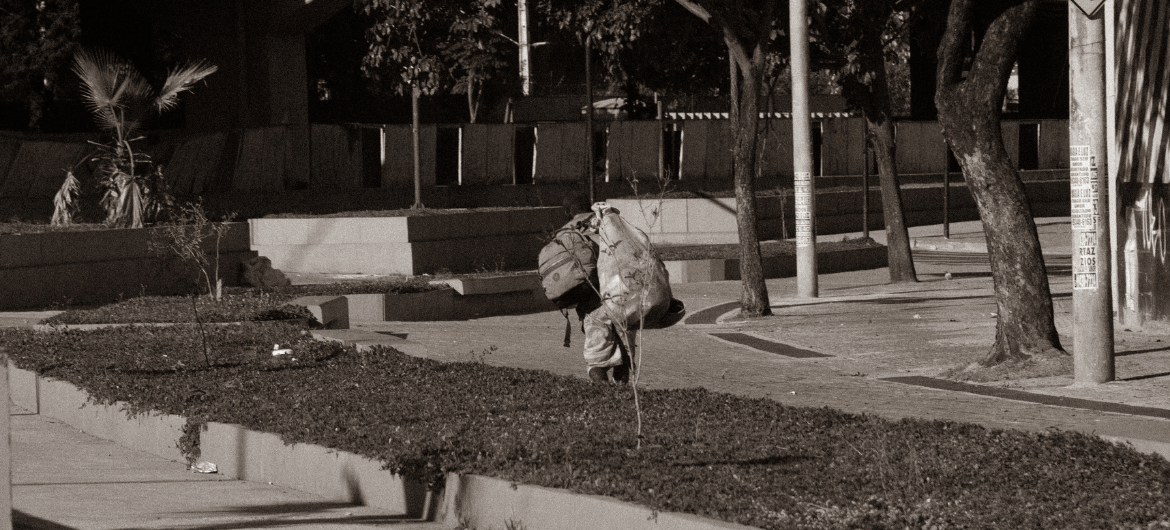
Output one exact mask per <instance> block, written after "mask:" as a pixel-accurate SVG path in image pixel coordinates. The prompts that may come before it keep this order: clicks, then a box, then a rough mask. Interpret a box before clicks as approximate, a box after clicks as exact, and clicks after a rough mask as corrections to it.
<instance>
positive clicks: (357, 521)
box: [0, 218, 1170, 529]
mask: <svg viewBox="0 0 1170 530" xmlns="http://www.w3.org/2000/svg"><path fill="white" fill-rule="evenodd" d="M1037 224H1038V226H1039V227H1040V233H1041V239H1042V244H1043V246H1044V250H1045V253H1046V262H1047V265H1048V271H1049V273H1050V282H1051V287H1052V292H1053V297H1054V303H1055V308H1056V322H1057V327H1058V330H1059V331H1060V333H1061V340H1062V341H1063V342H1064V344H1063V345H1064V347H1065V348H1066V349H1068V350H1070V351H1071V350H1072V348H1073V347H1075V345H1073V344H1071V336H1072V318H1071V313H1070V311H1071V303H1072V300H1071V292H1072V291H1071V278H1070V276H1069V270H1068V268H1069V267H1068V259H1069V258H1068V250H1067V249H1068V247H1069V244H1068V240H1069V237H1070V235H1069V233H1068V220H1067V219H1060V218H1056V219H1038V220H1037ZM941 234H942V232H941V226H934V227H920V228H915V229H912V230H911V236H912V238H913V239H914V241H915V266H916V269H917V273H918V277H919V280H920V281H919V282H918V283H915V284H889V283H888V271H887V270H886V269H878V270H871V271H857V272H848V273H839V274H826V275H822V276H820V277H819V279H818V281H819V288H820V296H819V297H818V298H811V299H810V298H798V297H795V293H796V282H795V279H794V278H784V279H775V280H769V281H768V282H767V285H768V290H769V294H770V297H771V303H772V309H773V312H774V315H773V316H770V317H765V318H760V319H752V320H738V319H736V318H735V316H734V311H735V308H736V306H737V300H738V298H739V292H740V284H739V282H736V281H726V282H710V283H695V284H677V285H675V286H674V295H675V296H676V297H677V298H680V299H682V300H683V301H684V302H685V303H686V305H687V308H688V318H687V320H686V321H685V322H686V323H685V324H680V325H676V326H674V327H671V328H668V329H664V330H653V331H647V332H646V333H645V337H644V343H643V344H644V347H643V351H642V359H641V364H640V365H641V368H642V374H641V381H640V384H642V385H645V386H646V387H648V388H679V387H693V386H702V387H706V388H708V389H710V390H713V391H718V392H728V393H733V394H739V395H744V396H751V397H768V398H771V399H774V400H777V401H779V402H782V403H785V404H789V405H794V406H814V407H819V406H829V407H833V408H837V409H842V410H845V411H849V412H857V413H870V414H876V415H880V416H883V417H888V418H903V417H919V418H931V419H938V420H947V421H962V422H974V423H979V424H982V425H986V426H990V427H995V428H1017V429H1029V430H1043V429H1049V428H1059V429H1068V430H1076V431H1081V432H1086V433H1093V434H1096V435H1099V436H1103V437H1106V438H1110V439H1115V440H1121V441H1127V442H1130V443H1133V444H1134V446H1135V447H1137V448H1138V449H1140V450H1143V451H1156V452H1159V453H1161V454H1163V455H1164V456H1168V455H1170V420H1168V419H1167V418H1170V339H1168V338H1164V337H1163V336H1156V335H1153V334H1149V333H1142V332H1136V331H1131V330H1126V329H1124V328H1121V327H1118V329H1117V337H1116V347H1117V351H1118V356H1117V359H1116V366H1117V376H1118V380H1117V381H1115V382H1112V383H1108V384H1104V385H1098V386H1095V387H1082V388H1076V387H1072V386H1071V383H1072V379H1071V377H1070V376H1061V377H1050V378H1045V379H1042V380H1023V381H1007V382H1001V383H996V384H989V385H978V386H976V385H972V386H955V387H950V388H944V389H939V388H934V387H932V386H931V385H933V383H932V382H938V381H941V380H940V379H938V378H936V377H935V376H937V375H939V374H940V373H941V372H943V371H945V370H948V369H951V368H955V367H961V366H964V365H967V364H969V363H972V362H975V361H977V360H979V359H980V358H982V357H983V356H984V355H985V354H986V353H987V351H988V349H989V348H990V346H991V344H992V341H993V340H994V330H995V322H996V318H995V316H994V314H995V312H996V306H995V299H994V295H993V293H992V286H991V280H990V272H989V266H988V262H987V257H986V255H985V254H980V253H971V252H969V251H971V250H979V247H978V245H979V244H982V239H981V238H982V232H981V226H980V225H979V224H978V223H977V222H976V223H955V224H954V225H952V226H951V238H950V239H949V240H946V239H943V238H942V237H941ZM871 236H873V237H874V239H877V240H879V241H883V240H884V232H880V231H875V232H871ZM842 237H845V236H843V235H837V236H824V237H822V238H820V239H821V240H840V239H841V238H842ZM850 237H856V234H855V235H850ZM927 245H934V246H933V247H928V246H927ZM944 245H950V246H944ZM929 248H933V250H932V249H929ZM985 248H986V247H983V249H985ZM947 273H950V277H951V279H950V280H947V279H945V278H946V274H947ZM48 314H51V313H45V314H39V313H38V314H31V313H29V314H8V315H0V325H8V326H25V325H31V324H33V323H35V321H36V320H38V319H39V318H43V317H44V316H47V315H48ZM564 325H565V321H564V318H563V317H562V316H561V314H560V313H558V312H547V313H538V314H530V315H510V316H498V317H490V318H483V319H476V320H467V321H450V322H379V323H355V324H353V329H349V330H326V331H320V332H318V333H320V334H323V335H328V336H331V337H333V338H337V339H341V340H350V341H354V342H357V343H360V344H364V345H371V344H378V343H385V344H388V345H392V346H394V347H397V348H399V349H400V350H402V351H404V352H407V353H409V354H411V355H418V356H424V357H428V358H434V359H439V360H443V361H450V362H472V361H474V362H479V361H481V360H482V361H483V362H487V363H489V364H495V365H507V366H515V367H521V368H528V369H539V370H548V371H550V372H554V373H560V374H569V375H574V376H578V377H585V365H584V362H583V360H582V358H581V343H582V339H583V337H582V335H581V334H580V332H579V331H578V332H577V334H575V335H574V337H573V341H574V343H573V346H572V347H571V348H564V347H562V344H561V342H562V339H563V332H564ZM1164 340H1165V342H1163V341H1164ZM493 347H494V349H493ZM800 352H806V353H805V354H801V353H800ZM808 353H812V354H815V355H807V354H808ZM801 355H805V356H801ZM934 386H939V385H934ZM989 393H991V394H994V395H987V394H989ZM1038 401H1039V402H1038ZM644 406H645V407H651V408H652V407H653V406H654V404H653V402H652V401H650V402H647V403H645V404H644ZM13 421H14V423H13V424H14V433H13V441H14V458H13V461H14V466H15V471H14V475H13V484H14V502H15V507H16V509H17V510H19V511H20V514H19V516H18V517H17V521H18V523H20V524H23V525H24V526H20V525H18V526H17V527H18V528H254V527H264V528H293V527H300V528H305V527H313V528H338V529H340V528H359V527H360V528H370V527H375V528H377V527H380V526H381V525H385V526H393V528H399V529H413V528H418V529H423V528H440V527H441V526H440V525H438V524H436V523H418V522H409V521H400V520H397V519H394V517H393V516H387V515H383V514H378V513H375V512H372V511H370V510H369V509H366V508H361V507H354V506H338V505H336V504H329V503H324V502H320V500H319V499H316V500H315V499H314V498H313V497H312V496H310V495H307V494H304V493H301V492H297V491H294V490H288V489H285V488H277V487H273V486H269V485H267V484H255V483H246V482H240V481H224V480H220V479H219V478H218V477H217V476H215V475H195V474H192V473H190V472H188V471H186V470H185V469H184V466H183V465H182V464H180V463H175V462H168V461H165V460H162V459H159V458H156V457H153V456H148V455H144V454H141V453H135V452H133V451H129V450H126V449H124V448H120V447H118V446H116V445H114V444H112V443H110V442H105V441H102V440H98V439H96V438H92V437H89V436H87V435H83V434H80V433H78V432H77V431H76V430H74V429H71V428H69V427H67V426H64V425H61V424H59V423H56V422H54V421H52V420H49V419H47V418H43V417H40V416H28V415H22V414H17V415H15V416H13ZM647 428H648V429H653V428H654V426H653V424H652V423H650V424H648V425H647ZM103 506H105V508H103Z"/></svg>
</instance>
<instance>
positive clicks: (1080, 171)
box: [1069, 145, 1101, 290]
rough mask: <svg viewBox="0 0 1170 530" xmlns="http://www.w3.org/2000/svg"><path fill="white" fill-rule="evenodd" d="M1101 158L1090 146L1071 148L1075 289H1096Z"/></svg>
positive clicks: (1070, 167) (1070, 183) (1070, 182)
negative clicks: (1098, 161)
mask: <svg viewBox="0 0 1170 530" xmlns="http://www.w3.org/2000/svg"><path fill="white" fill-rule="evenodd" d="M1097 171H1098V169H1097V157H1096V156H1094V155H1093V149H1092V147H1091V146H1088V145H1073V146H1069V195H1070V201H1071V204H1070V210H1071V211H1070V214H1071V216H1070V217H1071V225H1072V226H1071V227H1072V234H1073V289H1074V290H1081V289H1083V290H1096V289H1097V286H1098V281H1099V279H1098V277H1097V276H1098V275H1097V265H1098V262H1097V257H1098V256H1097V227H1098V226H1100V220H1101V214H1100V198H1101V190H1100V188H1099V187H1098V182H1097V176H1098V173H1097Z"/></svg>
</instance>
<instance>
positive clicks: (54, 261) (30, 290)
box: [0, 223, 256, 309]
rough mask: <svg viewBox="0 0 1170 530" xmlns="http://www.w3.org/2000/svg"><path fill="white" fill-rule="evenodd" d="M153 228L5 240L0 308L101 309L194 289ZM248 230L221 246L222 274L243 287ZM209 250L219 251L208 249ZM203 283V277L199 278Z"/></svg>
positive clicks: (232, 231)
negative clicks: (156, 241) (163, 252)
mask: <svg viewBox="0 0 1170 530" xmlns="http://www.w3.org/2000/svg"><path fill="white" fill-rule="evenodd" d="M156 231H157V229H154V228H139V229H111V230H90V231H78V232H50V233H37V234H12V235H4V236H0V309H26V308H34V307H46V306H50V305H53V304H62V303H70V304H98V303H107V302H111V301H114V300H117V299H118V298H120V297H131V296H137V295H139V294H142V293H145V294H176V293H183V292H186V291H187V290H189V285H190V279H191V277H190V276H189V275H188V274H187V273H185V272H183V270H182V269H183V268H182V267H181V266H178V265H177V264H176V263H175V261H174V259H173V258H169V257H167V258H160V257H159V255H158V254H157V253H155V252H153V251H151V250H150V246H149V243H150V241H151V238H152V237H153V235H154V234H155V233H156ZM247 231H248V226H247V225H246V224H244V223H231V224H230V228H229V230H228V232H227V234H226V236H225V237H224V239H223V240H222V241H221V242H220V258H219V274H220V277H221V278H223V279H224V283H225V284H226V285H238V284H239V280H240V263H241V262H243V261H244V260H247V259H249V258H252V257H254V256H255V255H256V253H255V252H252V251H251V249H249V248H248V234H247ZM205 247H206V248H211V249H213V248H214V243H212V244H211V245H207V244H205ZM198 280H199V281H200V282H201V281H202V278H199V279H198Z"/></svg>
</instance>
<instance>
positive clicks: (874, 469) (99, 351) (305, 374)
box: [0, 324, 1170, 529]
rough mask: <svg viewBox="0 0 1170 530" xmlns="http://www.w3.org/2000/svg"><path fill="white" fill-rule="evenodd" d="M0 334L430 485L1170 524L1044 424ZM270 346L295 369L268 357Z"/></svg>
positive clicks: (177, 339) (305, 353)
mask: <svg viewBox="0 0 1170 530" xmlns="http://www.w3.org/2000/svg"><path fill="white" fill-rule="evenodd" d="M213 333H216V334H217V337H216V340H215V341H213V342H214V343H215V344H216V345H217V347H218V348H222V349H221V350H220V351H219V352H217V355H216V359H217V363H216V364H215V365H214V366H212V367H210V368H202V364H201V363H200V362H198V361H199V353H198V352H197V351H196V350H197V348H196V347H195V345H196V344H197V341H198V340H199V339H198V338H197V336H196V335H195V334H194V332H193V331H192V330H191V328H190V327H174V328H165V329H159V330H151V331H150V332H149V333H147V334H145V335H144V334H143V333H142V332H141V331H135V330H125V329H113V330H101V331H93V332H84V333H83V332H74V331H71V332H66V333H35V332H30V331H24V330H6V331H0V345H4V346H7V347H8V349H9V352H10V354H11V355H12V357H13V358H14V360H15V362H16V363H17V365H19V366H21V367H24V368H29V369H34V370H37V371H39V372H42V373H43V374H45V375H49V376H52V377H57V378H61V379H65V380H67V381H71V382H73V383H74V384H77V385H78V386H80V387H82V388H85V389H86V390H88V391H90V392H91V393H92V394H93V395H94V396H95V397H96V399H98V400H99V401H104V402H109V401H115V400H120V401H126V402H129V403H131V404H132V407H133V408H135V409H136V410H144V409H155V410H159V411H161V412H165V413H170V414H180V415H184V416H187V417H188V418H195V419H196V421H208V420H214V421H221V422H228V423H236V424H241V425H243V426H245V427H247V428H250V429H255V430H260V431H266V432H272V433H277V434H279V435H280V436H282V437H283V439H284V440H285V441H286V442H289V443H294V442H305V443H314V444H320V445H323V446H326V447H331V448H335V449H339V450H345V451H350V452H354V453H358V454H362V455H366V456H369V457H372V458H375V459H378V460H380V461H382V462H384V463H385V465H386V466H387V467H388V468H389V469H392V470H394V471H396V472H400V473H403V474H404V475H406V476H407V477H410V478H413V479H417V480H423V481H426V482H428V483H430V484H432V486H433V487H438V486H440V485H441V482H442V476H443V473H444V472H448V471H457V472H470V473H479V474H485V475H490V476H496V477H501V478H504V479H507V480H512V481H516V482H522V483H528V484H535V485H541V486H549V487H558V488H567V489H570V490H574V491H577V492H581V493H588V494H596V495H608V496H613V497H617V498H620V499H624V500H629V501H634V502H639V503H642V504H645V505H647V506H650V507H652V508H653V509H656V510H670V511H680V512H687V513H695V514H699V515H704V516H709V517H715V518H719V519H724V520H728V521H733V522H737V523H741V524H748V525H753V526H757V527H762V528H903V527H911V528H989V527H999V526H1003V527H1007V526H1013V527H1026V528H1061V529H1064V528H1107V527H1123V528H1132V527H1144V526H1145V525H1148V524H1152V523H1154V522H1156V521H1166V520H1167V518H1168V517H1170V504H1168V502H1167V496H1166V494H1167V493H1168V485H1170V463H1168V462H1167V461H1165V460H1163V459H1161V458H1160V457H1157V456H1149V455H1143V454H1139V453H1137V452H1135V451H1133V450H1131V449H1129V448H1126V447H1122V446H1118V445H1114V444H1111V443H1108V442H1105V441H1103V440H1101V439H1099V438H1096V437H1093V436H1088V435H1083V434H1078V433H1071V432H1063V431H1057V430H1051V431H1046V432H1021V431H1001V430H994V429H987V428H983V427H980V426H977V425H971V424H961V423H954V422H941V421H922V420H902V421H889V420H885V419H881V418H877V417H874V416H870V415H856V414H847V413H843V412H840V411H836V410H832V409H828V408H819V409H814V408H798V407H788V406H784V405H782V404H780V403H777V402H775V401H772V400H768V399H748V398H741V397H736V396H731V395H726V394H717V393H713V392H709V391H706V390H703V389H685V390H650V391H646V390H643V391H642V392H641V394H642V395H641V399H642V402H643V415H644V421H645V422H647V423H648V424H650V425H651V428H649V429H648V430H647V431H646V432H647V433H648V434H647V435H646V439H645V440H644V441H643V443H642V449H640V450H635V449H634V447H635V445H636V444H635V440H634V439H633V438H634V434H633V433H634V429H633V426H632V423H633V422H634V421H635V419H634V418H633V415H632V414H631V413H630V408H631V401H632V400H633V394H632V391H631V390H630V389H629V388H628V387H624V386H613V385H592V384H589V383H588V382H586V381H584V380H581V379H577V378H572V377H564V376H557V375H552V374H549V373H546V372H541V371H533V370H522V369H515V368H502V367H493V366H489V365H484V364H482V363H478V362H469V363H454V364H442V363H439V362H436V361H432V360H426V359H418V358H413V357H409V356H406V355H402V354H400V353H398V352H395V351H393V350H387V349H377V350H374V351H372V352H366V353H362V352H358V351H355V350H354V349H352V348H346V347H342V346H339V345H337V344H334V343H318V342H313V341H311V340H309V339H308V337H305V336H304V335H303V334H301V332H300V331H298V330H296V329H295V328H293V327H291V326H287V325H282V324H246V325H242V326H228V327H222V328H218V329H215V330H214V331H213ZM273 343H279V344H281V346H282V347H290V348H291V349H292V350H293V353H292V354H291V355H287V356H281V357H273V356H271V354H270V353H269V351H270V350H269V348H271V345H272V344H273Z"/></svg>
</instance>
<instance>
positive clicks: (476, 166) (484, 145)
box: [459, 123, 489, 185]
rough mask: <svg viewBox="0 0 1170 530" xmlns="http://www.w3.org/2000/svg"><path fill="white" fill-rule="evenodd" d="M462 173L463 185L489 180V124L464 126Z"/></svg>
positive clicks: (460, 175) (461, 180)
mask: <svg viewBox="0 0 1170 530" xmlns="http://www.w3.org/2000/svg"><path fill="white" fill-rule="evenodd" d="M459 157H460V164H459V169H460V174H459V183H460V184H463V185H475V184H486V183H487V182H488V180H489V179H488V169H487V166H488V126H487V125H484V124H480V123H471V124H467V125H464V126H463V130H462V131H461V133H460V137H459Z"/></svg>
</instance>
